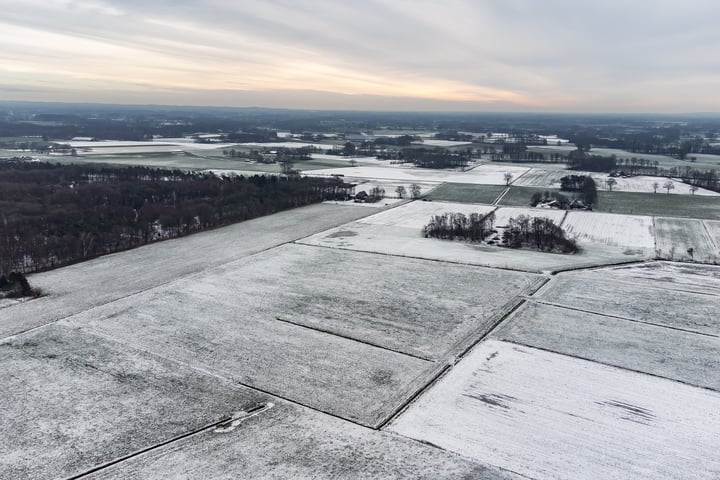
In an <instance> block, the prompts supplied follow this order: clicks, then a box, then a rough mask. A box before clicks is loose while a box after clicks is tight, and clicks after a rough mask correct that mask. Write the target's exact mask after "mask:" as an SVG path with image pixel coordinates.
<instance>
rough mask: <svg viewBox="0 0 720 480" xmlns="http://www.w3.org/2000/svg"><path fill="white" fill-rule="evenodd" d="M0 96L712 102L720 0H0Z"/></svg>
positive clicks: (719, 103)
mask: <svg viewBox="0 0 720 480" xmlns="http://www.w3.org/2000/svg"><path fill="white" fill-rule="evenodd" d="M0 11H1V12H2V14H0V100H30V101H61V102H100V103H124V104H156V105H213V106H238V107H244V106H260V107H279V108H309V109H335V110H337V109H342V110H345V109H357V110H406V111H477V112H486V111H491V112H499V111H512V112H518V111H519V112H597V113H604V112H607V113H610V112H612V113H623V112H627V113H693V112H720V88H718V87H720V52H719V51H718V50H719V48H720V28H719V27H718V18H720V1H718V0H685V1H682V2H681V1H679V0H678V1H669V0H622V1H621V0H542V1H541V0H442V1H437V0H436V1H429V0H384V1H380V0H362V1H360V0H344V1H341V0H203V1H200V0H196V1H192V0H146V1H139V0H88V1H75V0H21V1H16V0H0Z"/></svg>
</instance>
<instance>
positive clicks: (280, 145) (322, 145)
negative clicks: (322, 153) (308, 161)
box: [233, 142, 337, 150]
mask: <svg viewBox="0 0 720 480" xmlns="http://www.w3.org/2000/svg"><path fill="white" fill-rule="evenodd" d="M233 145H240V146H242V147H267V148H303V147H315V148H317V149H320V150H332V149H333V148H336V147H337V145H331V144H327V143H305V142H266V143H262V142H246V143H236V144H233Z"/></svg>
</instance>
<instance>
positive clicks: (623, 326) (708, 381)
mask: <svg viewBox="0 0 720 480" xmlns="http://www.w3.org/2000/svg"><path fill="white" fill-rule="evenodd" d="M687 308H693V306H692V305H688V306H687ZM656 310H657V313H658V315H662V314H664V313H665V312H663V308H662V306H661V305H658V308H657V309H656ZM493 336H494V337H495V338H498V339H500V340H507V341H510V342H514V343H520V344H523V345H528V346H531V347H537V348H541V349H543V350H551V351H553V352H557V353H562V354H565V355H571V356H574V357H580V358H585V359H587V360H593V361H596V362H600V363H604V364H607V365H614V366H617V367H622V368H626V369H629V370H634V371H640V372H644V373H649V374H652V375H656V376H659V377H664V378H668V379H671V380H676V381H680V382H683V383H687V384H690V385H696V386H699V387H703V388H710V389H713V390H717V391H719V392H720V337H713V336H710V335H701V334H697V333H693V332H686V331H682V330H675V329H670V328H666V327H663V326H658V325H651V324H647V323H642V322H633V321H627V320H623V319H619V318H615V317H608V316H605V315H598V314H593V313H588V312H583V311H578V310H576V309H570V308H563V307H557V306H553V305H545V304H542V303H535V302H533V303H527V304H525V305H523V307H521V308H520V309H519V310H518V311H517V312H516V314H514V315H513V316H512V317H510V318H509V319H508V320H506V321H505V322H503V326H502V327H501V328H500V329H499V330H497V331H496V332H494V334H493ZM670 352H672V354H670ZM670 356H671V357H672V361H669V357H670Z"/></svg>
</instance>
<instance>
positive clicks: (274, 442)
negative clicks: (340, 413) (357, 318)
mask: <svg viewBox="0 0 720 480" xmlns="http://www.w3.org/2000/svg"><path fill="white" fill-rule="evenodd" d="M88 478H90V479H97V480H101V479H102V480H111V479H118V480H119V479H122V480H128V479H133V480H135V479H136V480H160V479H169V478H184V479H201V478H208V479H210V478H211V479H215V480H235V479H238V478H262V479H277V480H286V479H297V480H305V479H320V478H332V479H348V480H350V479H352V480H355V479H357V480H374V479H379V478H382V479H388V480H394V479H396V480H405V479H408V478H412V479H418V480H440V479H448V480H450V479H459V478H465V479H482V480H520V479H521V477H520V476H518V475H514V474H512V473H509V472H504V471H501V470H500V469H497V468H493V467H487V466H483V465H482V464H478V463H477V462H473V461H471V460H469V459H464V458H462V457H459V456H457V455H456V454H454V453H451V452H444V451H442V450H440V449H438V448H434V447H433V446H430V445H423V444H422V443H419V442H416V441H414V440H411V439H408V438H404V437H401V436H399V435H392V434H387V433H385V432H377V431H372V430H368V429H366V428H362V427H359V426H357V425H354V424H351V423H348V422H345V421H342V420H339V419H336V418H333V417H330V416H328V415H323V414H320V413H317V412H315V411H313V410H311V409H308V408H303V407H299V406H297V405H292V404H289V403H286V402H278V404H277V405H276V406H275V407H274V408H272V409H271V410H268V411H267V413H265V414H262V415H258V416H256V417H253V418H251V419H249V420H247V421H245V422H243V423H242V428H239V429H238V430H236V431H235V432H231V433H229V434H223V435H218V434H216V433H213V432H212V431H205V432H202V433H200V434H198V435H194V436H192V437H189V438H186V439H183V440H180V441H178V442H176V443H174V444H172V445H169V446H166V447H162V448H159V449H157V450H155V451H153V452H151V453H149V454H146V455H142V456H139V457H135V458H133V459H131V460H129V461H127V462H123V463H122V464H120V465H116V466H114V467H111V468H109V469H107V470H105V471H102V472H100V473H98V474H95V475H90V476H89V477H88Z"/></svg>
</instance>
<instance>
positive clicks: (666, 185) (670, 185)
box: [663, 180, 675, 195]
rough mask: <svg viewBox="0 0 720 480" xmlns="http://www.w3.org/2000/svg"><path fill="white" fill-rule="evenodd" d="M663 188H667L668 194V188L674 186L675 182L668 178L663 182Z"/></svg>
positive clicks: (670, 188)
mask: <svg viewBox="0 0 720 480" xmlns="http://www.w3.org/2000/svg"><path fill="white" fill-rule="evenodd" d="M663 188H664V189H665V190H667V193H668V195H670V190H672V189H674V188H675V184H674V183H673V181H672V180H668V181H667V182H665V183H663Z"/></svg>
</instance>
